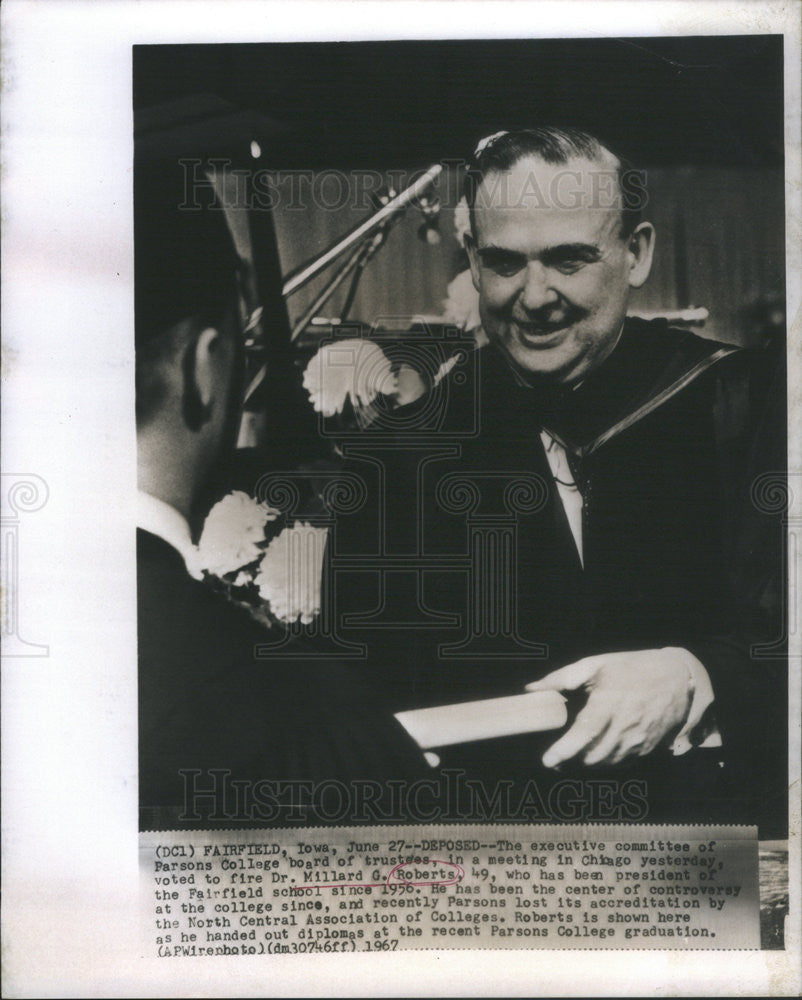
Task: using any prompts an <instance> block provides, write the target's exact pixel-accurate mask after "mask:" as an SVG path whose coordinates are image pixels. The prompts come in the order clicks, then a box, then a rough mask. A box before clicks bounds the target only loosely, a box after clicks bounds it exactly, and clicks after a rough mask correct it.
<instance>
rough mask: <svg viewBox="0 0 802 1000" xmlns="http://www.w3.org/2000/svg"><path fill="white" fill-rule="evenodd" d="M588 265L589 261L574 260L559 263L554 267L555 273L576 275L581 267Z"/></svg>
mask: <svg viewBox="0 0 802 1000" xmlns="http://www.w3.org/2000/svg"><path fill="white" fill-rule="evenodd" d="M587 263H588V261H586V260H577V259H576V258H574V259H572V260H561V261H558V262H557V263H556V264H554V265H553V266H554V269H555V271H559V272H560V274H574V272H576V271H578V270H579V269H580V268H581V267H584V266H585V264H587Z"/></svg>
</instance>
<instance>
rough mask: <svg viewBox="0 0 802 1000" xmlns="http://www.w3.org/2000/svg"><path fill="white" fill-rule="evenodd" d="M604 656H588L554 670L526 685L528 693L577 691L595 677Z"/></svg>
mask: <svg viewBox="0 0 802 1000" xmlns="http://www.w3.org/2000/svg"><path fill="white" fill-rule="evenodd" d="M605 659H606V657H604V656H586V657H585V658H584V659H583V660H577V661H576V663H569V664H568V666H567V667H560V669H559V670H553V671H552V672H551V673H550V674H546V676H545V677H541V679H540V680H539V681H533V682H532V683H531V684H527V685H526V690H527V691H576V689H577V688H580V687H582V685H583V684H587V682H588V681H589V680H590V679H591V677H593V675H594V674H595V673H596V671H597V670H598V669H599V667H600V666H601V665H602V662H603V661H604V660H605Z"/></svg>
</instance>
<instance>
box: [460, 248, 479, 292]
mask: <svg viewBox="0 0 802 1000" xmlns="http://www.w3.org/2000/svg"><path fill="white" fill-rule="evenodd" d="M463 243H464V245H465V252H466V253H467V254H468V262H469V263H470V265H471V278H473V287H474V288H475V289H476V291H477V292H478V291H479V254H478V253H477V252H476V240H475V239H474V238H473V236H472V235H471V233H466V234H465V235H464V236H463Z"/></svg>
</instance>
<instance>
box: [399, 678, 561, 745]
mask: <svg viewBox="0 0 802 1000" xmlns="http://www.w3.org/2000/svg"><path fill="white" fill-rule="evenodd" d="M396 719H398V721H399V722H400V723H401V725H402V726H403V727H404V729H406V731H407V732H408V733H409V735H410V736H411V737H412V739H413V740H415V742H416V743H417V744H418V746H419V747H420V748H421V750H428V749H430V748H434V747H446V746H451V745H453V744H454V743H470V742H472V741H473V740H489V739H493V738H494V737H497V736H516V735H518V734H521V733H540V732H545V731H546V730H549V729H562V727H563V726H564V725H565V723H566V722H567V721H568V712H567V710H566V707H565V698H563V696H562V695H561V694H560V693H559V692H558V691H530V692H527V693H525V694H514V695H510V696H509V697H506V698H487V699H484V700H482V701H466V702H462V703H460V704H457V705H438V706H437V707H436V708H418V709H415V710H413V711H411V712H398V713H397V714H396Z"/></svg>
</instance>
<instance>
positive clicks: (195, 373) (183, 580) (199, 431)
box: [135, 164, 428, 829]
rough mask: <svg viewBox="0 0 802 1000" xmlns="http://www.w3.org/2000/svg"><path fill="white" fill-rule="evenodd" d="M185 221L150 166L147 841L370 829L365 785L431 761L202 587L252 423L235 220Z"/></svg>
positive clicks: (359, 695)
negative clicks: (238, 440)
mask: <svg viewBox="0 0 802 1000" xmlns="http://www.w3.org/2000/svg"><path fill="white" fill-rule="evenodd" d="M181 203H182V198H181V188H180V176H179V175H178V174H177V173H176V172H175V171H172V170H171V168H170V166H169V165H161V164H156V165H152V164H139V165H138V167H137V170H136V173H135V217H136V227H135V243H136V383H137V384H136V420H137V449H138V480H139V521H138V530H137V584H138V614H139V619H138V622H139V791H140V807H141V818H140V822H141V826H142V828H150V829H152V828H164V827H168V828H171V827H175V826H183V825H199V826H205V825H215V824H216V825H221V824H222V825H223V826H225V825H229V826H230V825H231V824H232V823H240V824H244V825H246V826H247V825H254V824H259V823H266V822H270V823H274V824H279V825H280V824H282V823H286V822H288V821H290V820H294V821H295V822H298V821H299V820H300V819H301V818H303V817H304V816H305V817H306V821H308V822H324V821H326V820H327V819H329V820H334V819H336V821H338V822H340V823H343V822H345V823H347V822H349V821H355V822H359V821H360V819H361V820H362V821H364V820H365V819H366V818H368V816H366V815H361V816H360V815H354V809H358V808H359V802H358V800H357V798H356V797H354V786H353V784H352V783H353V782H354V781H362V782H365V781H367V782H384V781H386V780H387V779H389V778H396V779H407V780H409V781H412V780H413V779H414V778H415V777H417V776H419V775H421V774H428V768H427V767H426V765H425V763H424V761H423V758H422V756H421V754H420V752H419V750H418V748H417V747H416V746H415V745H414V744H413V743H412V741H411V740H410V739H409V738H408V737H407V735H406V733H405V732H404V731H403V730H402V729H401V727H400V726H399V724H398V723H397V722H396V721H395V720H394V719H393V718H392V716H390V715H389V714H386V713H382V712H381V711H380V710H379V709H378V707H377V706H376V705H375V704H374V703H373V702H372V701H371V700H370V698H369V697H368V695H367V694H366V692H365V690H364V689H363V687H361V686H359V685H357V684H356V683H354V680H353V678H352V676H351V674H350V673H349V672H348V671H347V669H346V668H345V667H344V666H338V665H337V664H336V663H331V662H321V661H320V660H316V659H314V658H310V659H304V657H303V656H300V657H299V655H298V653H299V650H298V648H297V647H296V648H294V649H293V652H294V654H295V656H294V658H289V657H285V658H282V657H278V656H276V655H273V656H270V657H268V658H264V657H262V656H261V655H260V650H263V649H264V648H265V647H266V646H268V645H269V644H270V636H269V634H268V632H267V631H266V630H265V629H264V628H263V627H262V626H260V625H258V624H257V623H256V622H255V621H254V620H253V619H252V618H251V617H250V616H249V615H248V614H247V613H246V612H245V611H243V610H241V609H240V608H237V607H235V606H234V605H232V604H229V603H228V602H227V601H226V600H225V599H224V598H222V597H221V596H220V595H219V594H217V593H214V592H212V590H211V589H210V588H209V587H208V586H207V585H206V584H205V583H204V582H202V580H201V574H200V573H199V571H198V566H197V557H196V549H195V546H194V544H193V542H194V540H195V538H196V537H197V526H198V524H199V523H202V519H203V515H204V514H205V512H206V511H205V509H204V504H205V503H206V504H208V500H206V501H204V497H205V495H206V493H205V487H206V484H207V483H208V481H209V479H210V477H211V476H212V475H213V474H216V473H217V472H218V471H219V467H220V463H221V462H223V461H224V460H225V459H226V457H227V455H228V454H229V453H230V451H231V449H232V448H233V442H234V436H233V435H234V432H235V430H236V427H237V423H238V417H239V410H240V406H241V396H240V393H241V383H242V374H243V338H242V335H241V332H240V329H239V323H238V321H237V308H236V306H237V299H236V289H237V286H236V266H237V260H236V257H235V255H234V250H233V246H232V244H231V240H230V237H229V233H228V229H227V226H226V222H225V216H224V214H223V212H222V211H221V210H220V208H219V206H218V205H214V206H206V207H204V208H203V209H201V210H195V211H187V210H182V209H181V207H180V206H181ZM301 652H302V651H301ZM288 781H296V782H306V783H307V787H306V788H305V789H303V788H300V786H299V787H296V788H295V790H294V791H292V790H288V786H287V785H286V782H288ZM276 782H281V783H285V784H284V785H283V786H282V788H283V791H282V790H281V789H279V790H278V791H277V789H276V785H275V783H276ZM348 783H351V784H348ZM323 785H326V786H327V789H328V791H324V790H322V786H323ZM375 794H376V792H375V790H374V797H375ZM293 807H294V813H293V815H292V816H290V815H289V812H288V809H291V808H293ZM305 810H306V811H305ZM363 812H364V810H363Z"/></svg>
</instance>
